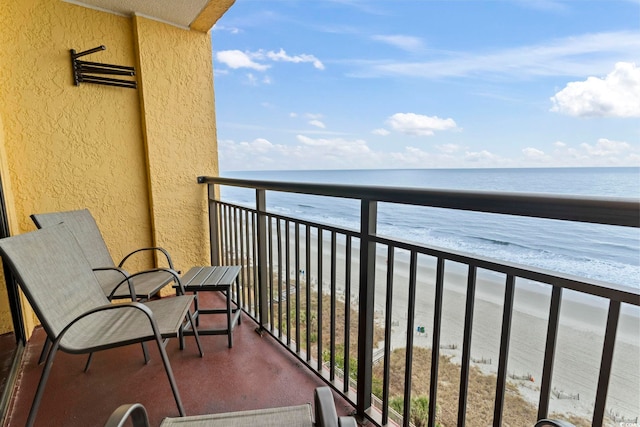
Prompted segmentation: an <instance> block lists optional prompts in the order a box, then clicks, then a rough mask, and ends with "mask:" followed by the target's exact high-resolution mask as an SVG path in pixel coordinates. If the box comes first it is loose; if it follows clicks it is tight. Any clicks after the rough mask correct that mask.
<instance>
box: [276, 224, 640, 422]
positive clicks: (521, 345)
mask: <svg viewBox="0 0 640 427" xmlns="http://www.w3.org/2000/svg"><path fill="white" fill-rule="evenodd" d="M291 238H292V239H293V237H291ZM301 239H302V240H301V244H300V250H301V257H300V268H301V270H302V271H304V273H302V275H301V277H302V278H304V279H306V276H307V274H309V272H311V274H310V279H311V284H312V287H313V288H315V289H317V277H318V275H317V259H318V256H317V251H318V246H317V235H312V236H311V242H310V243H311V245H310V252H311V265H310V266H309V267H310V268H307V266H305V265H304V264H305V255H304V253H305V247H306V245H305V243H304V236H301ZM274 246H276V245H275V244H274ZM293 248H294V246H293V242H291V256H292V259H294V258H293V257H295V251H294V250H293ZM330 248H331V240H330V238H328V236H324V239H323V252H324V254H325V255H324V257H323V271H322V278H323V292H324V293H328V291H329V289H330V280H331V275H330V267H331V259H330V256H329V253H328V252H329V251H330ZM336 250H337V253H336V266H335V267H336V293H337V297H338V298H344V297H345V295H344V282H345V277H346V254H345V243H344V239H337V241H336ZM357 253H358V247H357V245H354V246H353V247H352V265H351V283H352V289H351V291H352V292H351V296H350V301H351V304H352V305H353V304H355V305H356V306H357V293H358V289H357V285H356V283H357V278H358V275H359V259H358V257H357ZM274 264H275V263H274ZM386 264H387V263H386V251H384V252H380V251H379V252H378V253H377V256H376V280H375V283H376V291H375V297H374V298H375V303H374V304H375V310H376V321H378V322H379V323H380V322H381V321H382V322H383V321H384V315H385V313H384V308H385V296H386ZM292 267H293V268H294V269H295V267H294V266H292ZM295 273H296V272H295V271H293V272H289V275H290V277H291V276H295ZM466 274H467V272H466V268H465V266H463V265H461V264H456V263H453V262H446V263H445V277H444V279H445V281H444V299H443V308H442V323H441V324H442V329H441V350H440V353H441V354H443V355H447V356H451V358H452V359H451V360H452V361H453V362H454V363H458V364H459V363H460V354H461V349H462V335H463V329H464V316H465V308H464V307H465V304H466V287H467V278H466ZM500 276H501V275H500V274H497V273H493V272H489V271H487V270H481V269H478V275H477V282H476V298H475V307H474V323H473V331H472V347H471V357H472V360H478V361H482V360H483V359H484V361H487V360H489V359H490V360H491V362H492V363H491V364H488V363H473V365H474V366H477V367H479V368H480V369H481V370H482V372H484V373H485V374H495V373H496V371H497V363H498V354H499V349H500V331H501V322H502V301H503V298H504V283H503V282H504V276H502V278H501V277H500ZM408 277H409V268H408V259H407V256H406V253H405V256H403V254H401V253H397V252H396V255H395V260H394V293H393V304H392V319H393V322H394V323H393V324H394V327H393V329H392V343H391V348H392V349H396V348H400V347H406V339H407V330H406V329H407V328H406V324H407V308H408V307H407V303H408V296H407V293H408ZM416 277H417V289H416V305H415V315H414V319H415V322H414V324H415V326H423V327H424V328H425V333H424V334H422V333H417V332H415V331H412V333H413V344H414V346H418V347H427V348H430V347H431V336H432V330H433V300H434V293H435V289H434V283H435V262H434V261H433V258H431V257H426V256H420V257H419V258H418V266H417V276H416ZM314 279H315V280H314ZM501 280H502V282H501ZM524 282H526V281H524V280H522V279H519V280H517V281H516V291H515V297H514V313H513V320H512V326H511V328H512V330H511V341H510V350H509V361H508V369H507V371H508V373H509V375H512V374H513V375H515V376H518V377H519V376H531V377H533V380H534V381H520V380H513V379H511V378H509V381H511V382H513V383H514V384H516V385H518V389H519V390H520V392H521V394H522V395H523V397H524V398H525V399H526V400H528V401H529V402H531V403H532V404H533V405H534V406H535V407H537V405H538V399H539V385H540V383H539V380H538V378H540V377H541V375H542V365H543V362H544V346H545V336H546V328H547V317H548V311H549V302H550V294H551V287H550V286H549V285H543V286H542V285H540V284H538V285H536V284H531V283H524ZM571 293H573V292H565V293H564V295H563V300H562V308H561V317H560V322H561V323H560V328H559V331H558V341H557V345H556V359H555V364H554V373H553V386H552V388H553V389H555V390H556V391H557V392H558V393H563V394H566V395H575V394H579V395H580V400H571V399H556V398H553V397H552V399H551V401H550V413H551V412H558V413H561V414H573V415H577V416H580V417H584V418H587V419H589V420H590V419H591V415H592V413H593V404H594V401H595V389H596V387H597V381H598V374H599V365H600V357H601V352H602V342H603V335H604V328H605V325H606V314H607V313H606V310H605V309H604V308H603V307H599V306H597V305H592V304H588V303H584V302H581V301H579V298H571V296H570V294H571ZM452 345H457V349H455V350H454V349H447V348H442V346H452ZM639 388H640V319H639V318H638V317H635V316H633V315H629V314H627V313H625V312H624V311H623V312H622V314H621V317H620V322H619V326H618V336H617V339H616V348H615V353H614V360H613V370H612V373H611V381H610V385H609V395H608V398H607V410H608V411H609V410H611V411H613V412H618V413H620V414H621V415H623V416H625V417H626V418H634V417H635V416H638V415H640V390H639Z"/></svg>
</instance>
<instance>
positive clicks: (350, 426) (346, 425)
mask: <svg viewBox="0 0 640 427" xmlns="http://www.w3.org/2000/svg"><path fill="white" fill-rule="evenodd" d="M338 426H339V427H358V423H356V419H355V418H353V417H340V418H338Z"/></svg>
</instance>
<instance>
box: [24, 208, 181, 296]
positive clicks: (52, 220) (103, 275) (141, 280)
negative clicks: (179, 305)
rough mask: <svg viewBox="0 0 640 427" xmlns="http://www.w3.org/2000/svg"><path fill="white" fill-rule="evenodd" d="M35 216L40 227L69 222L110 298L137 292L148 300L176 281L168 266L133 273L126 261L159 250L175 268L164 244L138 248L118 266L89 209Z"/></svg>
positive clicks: (170, 267) (136, 293) (32, 216)
mask: <svg viewBox="0 0 640 427" xmlns="http://www.w3.org/2000/svg"><path fill="white" fill-rule="evenodd" d="M31 219H32V220H33V222H34V223H35V224H36V226H37V227H38V228H44V227H50V226H52V225H56V224H60V223H61V222H64V223H65V224H66V225H67V227H68V228H69V230H70V231H71V233H72V234H73V235H74V236H75V238H76V239H77V240H78V243H79V244H80V247H81V248H82V250H83V252H84V254H85V256H86V257H87V260H88V261H89V264H91V267H92V268H93V269H94V271H95V274H96V276H97V278H98V281H99V282H100V286H101V287H102V290H103V291H104V293H105V295H107V297H108V298H109V299H110V300H118V299H126V298H131V295H132V294H135V298H136V299H138V300H141V301H146V300H149V299H151V298H152V297H153V296H154V295H156V294H157V293H158V292H160V290H161V289H162V288H164V287H165V286H166V285H168V284H169V283H171V282H173V281H174V276H173V275H172V274H171V272H169V271H167V269H164V268H157V269H151V270H144V271H140V272H136V273H133V274H130V273H129V272H128V271H127V270H125V269H124V264H125V262H126V261H127V260H128V259H129V258H131V257H132V256H133V255H135V254H137V253H140V252H146V251H157V252H160V253H161V254H162V255H163V258H164V259H166V262H167V264H168V269H169V270H174V267H173V262H172V260H171V257H170V256H169V253H168V252H167V251H166V250H165V249H163V248H160V247H155V246H154V247H146V248H140V249H136V250H135V251H133V252H131V253H129V254H128V255H126V256H125V257H124V258H123V259H122V260H121V261H120V262H119V263H118V265H117V266H116V264H115V262H114V261H113V257H112V256H111V253H110V252H109V249H108V248H107V245H106V243H105V241H104V238H103V237H102V233H101V232H100V229H99V228H98V224H97V223H96V220H95V219H94V218H93V215H91V212H89V210H88V209H80V210H73V211H65V212H51V213H41V214H33V215H31Z"/></svg>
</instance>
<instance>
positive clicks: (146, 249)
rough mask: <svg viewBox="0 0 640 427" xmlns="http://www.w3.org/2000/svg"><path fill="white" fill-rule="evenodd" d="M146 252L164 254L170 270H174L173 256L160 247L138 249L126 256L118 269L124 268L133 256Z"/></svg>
mask: <svg viewBox="0 0 640 427" xmlns="http://www.w3.org/2000/svg"><path fill="white" fill-rule="evenodd" d="M144 251H158V252H162V254H163V255H164V257H165V259H166V260H167V264H168V265H169V268H170V269H171V270H174V268H173V261H172V260H171V256H170V255H169V252H167V250H166V249H164V248H161V247H159V246H151V247H148V248H140V249H136V250H135V251H133V252H131V253H129V254H128V255H127V256H125V257H124V258H122V261H120V263H119V264H118V267H122V266H123V265H124V263H125V261H127V260H128V259H129V258H130V257H131V256H132V255H134V254H137V253H139V252H144Z"/></svg>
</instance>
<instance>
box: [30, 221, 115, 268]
mask: <svg viewBox="0 0 640 427" xmlns="http://www.w3.org/2000/svg"><path fill="white" fill-rule="evenodd" d="M31 219H32V220H33V222H34V223H35V224H36V226H37V227H38V228H44V227H50V226H52V225H56V224H60V223H62V222H63V223H65V224H66V225H67V227H68V228H69V230H70V231H71V233H72V234H73V235H74V236H75V238H76V240H77V241H78V243H79V244H80V247H81V248H82V250H83V252H84V255H85V256H86V257H87V260H88V261H89V264H91V267H92V268H98V267H114V266H115V264H114V262H113V257H112V256H111V253H110V252H109V248H107V245H106V243H105V242H104V238H103V237H102V233H100V228H98V224H97V223H96V220H95V219H94V218H93V215H91V212H89V209H80V210H74V211H66V212H50V213H42V214H33V215H31Z"/></svg>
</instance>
